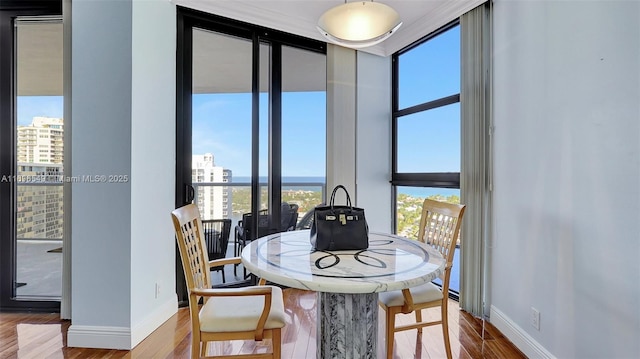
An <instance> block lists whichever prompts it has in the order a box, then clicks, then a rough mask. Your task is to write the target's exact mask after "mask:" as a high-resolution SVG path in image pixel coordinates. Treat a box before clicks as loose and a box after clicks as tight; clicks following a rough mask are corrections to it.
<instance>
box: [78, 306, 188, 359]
mask: <svg viewBox="0 0 640 359" xmlns="http://www.w3.org/2000/svg"><path fill="white" fill-rule="evenodd" d="M177 311H178V299H177V297H176V296H173V297H172V298H171V299H170V300H168V301H167V302H166V303H165V304H163V305H161V306H160V307H159V308H158V309H157V310H155V311H154V312H153V313H151V314H150V315H148V316H147V317H146V318H144V319H143V320H142V321H140V322H139V323H138V324H136V325H135V327H134V328H133V329H131V328H127V327H101V326H89V325H74V324H72V325H71V326H70V327H69V331H68V332H67V346H69V347H74V348H76V347H77V348H96V349H118V350H131V349H133V348H134V347H135V346H136V345H138V344H139V343H140V342H141V341H142V340H144V339H145V338H146V337H147V336H149V334H151V333H152V332H153V331H154V330H156V329H157V328H158V327H159V326H160V325H162V323H164V322H166V321H167V319H169V318H171V316H173V315H174V314H175V313H176V312H177Z"/></svg>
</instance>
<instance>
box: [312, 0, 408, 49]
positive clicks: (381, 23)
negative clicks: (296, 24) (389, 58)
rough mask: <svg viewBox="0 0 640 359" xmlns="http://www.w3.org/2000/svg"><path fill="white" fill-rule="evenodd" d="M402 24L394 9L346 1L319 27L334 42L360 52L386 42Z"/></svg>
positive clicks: (320, 22)
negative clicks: (359, 49) (364, 48)
mask: <svg viewBox="0 0 640 359" xmlns="http://www.w3.org/2000/svg"><path fill="white" fill-rule="evenodd" d="M400 25H402V21H400V15H398V13H397V12H396V11H395V10H394V9H393V8H391V7H390V6H388V5H385V4H382V3H377V2H373V0H372V1H355V2H350V3H347V2H345V3H344V4H342V5H338V6H336V7H334V8H331V9H329V10H327V11H326V12H325V13H324V14H322V16H320V19H319V20H318V26H317V28H318V31H320V33H321V34H322V35H324V37H326V38H327V39H329V40H330V41H331V42H333V43H336V44H338V45H342V46H345V47H350V48H355V49H357V48H363V47H369V46H373V45H375V44H378V43H380V42H382V41H384V40H386V39H387V38H388V37H389V36H391V35H392V34H393V33H394V32H396V30H398V28H399V27H400Z"/></svg>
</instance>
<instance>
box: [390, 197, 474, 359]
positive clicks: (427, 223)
mask: <svg viewBox="0 0 640 359" xmlns="http://www.w3.org/2000/svg"><path fill="white" fill-rule="evenodd" d="M464 209H465V206H464V205H458V204H451V203H445V202H438V201H434V200H430V199H426V200H425V201H424V203H423V205H422V217H421V218H420V227H419V231H418V240H420V241H422V242H424V243H427V244H429V245H431V246H433V247H434V248H436V249H437V250H438V251H440V253H442V255H443V257H444V258H445V260H446V267H445V270H444V273H443V274H442V275H441V276H440V279H441V280H442V287H439V286H437V285H436V284H434V283H432V282H429V283H426V284H423V285H420V286H417V287H413V288H409V289H403V290H401V291H391V292H382V293H380V294H379V296H378V302H379V304H380V306H381V307H382V309H384V310H385V312H386V335H385V337H386V342H387V359H391V358H393V340H394V334H395V332H399V331H403V330H410V329H418V333H422V328H423V327H426V326H431V325H438V324H442V334H443V336H444V347H445V351H446V353H447V358H449V359H451V345H450V344H449V325H448V320H447V303H448V299H449V295H448V293H449V276H450V275H451V266H452V263H453V255H454V252H455V248H456V244H457V241H458V235H459V233H460V224H461V222H462V215H463V214H464ZM431 307H440V315H441V317H440V320H437V321H425V322H423V321H422V309H425V308H431ZM411 312H415V315H416V323H415V324H409V325H403V326H397V327H396V326H395V318H396V314H398V313H403V314H409V313H411Z"/></svg>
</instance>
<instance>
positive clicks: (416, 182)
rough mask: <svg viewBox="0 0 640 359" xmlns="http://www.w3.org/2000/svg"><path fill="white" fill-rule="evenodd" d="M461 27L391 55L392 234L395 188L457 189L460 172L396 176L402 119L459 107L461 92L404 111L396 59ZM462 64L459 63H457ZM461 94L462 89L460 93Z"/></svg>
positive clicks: (395, 226) (395, 216)
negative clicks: (445, 107)
mask: <svg viewBox="0 0 640 359" xmlns="http://www.w3.org/2000/svg"><path fill="white" fill-rule="evenodd" d="M456 26H460V19H455V20H454V21H452V22H450V23H448V24H447V25H445V26H443V27H441V28H440V29H438V30H436V31H434V32H433V33H431V34H429V35H427V36H425V37H424V38H422V39H420V40H418V41H416V42H415V43H413V44H411V45H409V46H407V47H405V48H403V49H401V50H400V51H398V52H396V53H394V54H393V55H392V113H391V132H392V137H391V146H392V148H391V181H390V182H391V187H392V198H393V205H392V219H393V224H392V226H393V231H394V233H397V232H398V187H429V188H453V189H460V172H399V171H398V144H399V142H400V141H399V139H398V120H399V119H400V118H402V117H404V116H407V115H412V114H417V113H421V112H426V111H429V110H433V109H437V108H441V107H443V106H448V105H452V104H456V103H458V104H460V92H458V93H457V94H452V95H447V96H444V97H441V98H436V99H429V100H428V101H426V102H423V103H419V104H417V105H413V106H410V107H407V108H402V109H400V108H399V105H400V101H399V98H400V83H399V77H400V61H399V57H400V56H401V55H402V54H405V53H407V52H409V51H411V50H412V49H415V48H416V47H418V46H420V45H422V44H424V43H426V42H428V41H430V40H432V39H434V38H436V37H438V36H439V35H441V34H443V33H445V32H447V31H449V30H451V29H453V28H455V27H456ZM460 61H461V60H460ZM459 90H460V91H461V89H459ZM449 297H450V298H452V299H455V300H458V298H459V293H458V292H457V291H456V290H453V289H451V288H449Z"/></svg>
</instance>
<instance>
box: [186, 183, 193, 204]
mask: <svg viewBox="0 0 640 359" xmlns="http://www.w3.org/2000/svg"><path fill="white" fill-rule="evenodd" d="M195 196H196V190H195V188H193V186H192V185H190V184H187V185H184V199H185V204H187V203H193V199H194V198H195Z"/></svg>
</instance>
